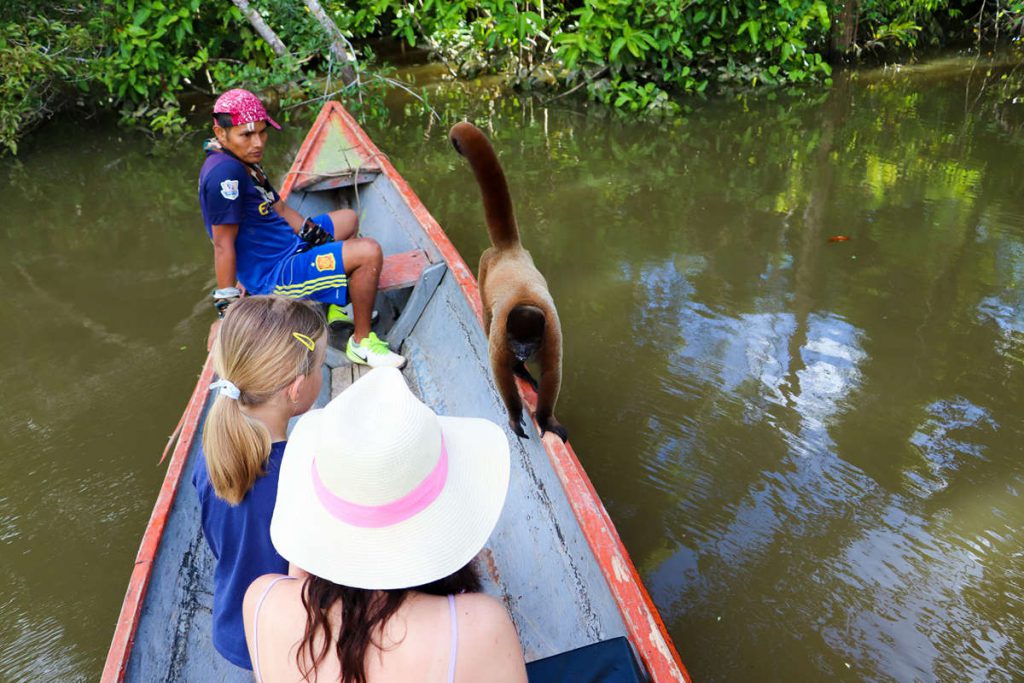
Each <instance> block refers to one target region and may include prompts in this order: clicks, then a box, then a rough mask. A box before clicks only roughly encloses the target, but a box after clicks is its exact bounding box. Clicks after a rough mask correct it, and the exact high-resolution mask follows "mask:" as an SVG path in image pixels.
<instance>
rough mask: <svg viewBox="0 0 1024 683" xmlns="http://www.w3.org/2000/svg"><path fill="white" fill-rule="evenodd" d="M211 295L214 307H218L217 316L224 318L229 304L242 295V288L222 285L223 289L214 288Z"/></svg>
mask: <svg viewBox="0 0 1024 683" xmlns="http://www.w3.org/2000/svg"><path fill="white" fill-rule="evenodd" d="M211 296H212V297H213V307H214V308H216V309H217V317H218V318H223V317H224V314H225V313H227V310H228V306H230V305H231V304H233V303H234V302H236V301H238V299H239V297H241V296H242V290H240V289H239V288H238V287H222V288H221V289H215V290H213V293H212V294H211Z"/></svg>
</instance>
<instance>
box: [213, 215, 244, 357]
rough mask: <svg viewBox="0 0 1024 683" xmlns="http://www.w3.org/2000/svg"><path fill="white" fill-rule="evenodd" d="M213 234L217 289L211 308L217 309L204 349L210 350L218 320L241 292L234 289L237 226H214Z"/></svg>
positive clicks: (233, 224)
mask: <svg viewBox="0 0 1024 683" xmlns="http://www.w3.org/2000/svg"><path fill="white" fill-rule="evenodd" d="M211 232H212V233H213V268H214V271H215V272H216V273H217V289H215V290H213V307H214V308H216V309H217V318H218V320H217V321H215V322H214V324H213V325H212V326H210V336H209V337H208V338H207V340H206V348H210V347H211V346H212V344H213V339H214V337H215V336H216V334H217V327H218V324H217V323H219V322H220V318H223V317H224V314H225V313H226V312H227V310H228V306H230V305H231V304H232V302H234V301H237V300H238V297H239V296H241V294H242V293H241V292H240V291H239V290H238V289H237V288H236V287H235V281H236V279H237V277H238V271H237V268H236V260H235V259H236V254H235V237H237V236H238V224H237V223H229V224H226V225H214V226H212V228H211Z"/></svg>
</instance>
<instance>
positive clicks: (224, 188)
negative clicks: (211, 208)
mask: <svg viewBox="0 0 1024 683" xmlns="http://www.w3.org/2000/svg"><path fill="white" fill-rule="evenodd" d="M220 194H221V196H222V197H224V199H230V200H235V199H238V181H237V180H225V181H223V182H221V184H220Z"/></svg>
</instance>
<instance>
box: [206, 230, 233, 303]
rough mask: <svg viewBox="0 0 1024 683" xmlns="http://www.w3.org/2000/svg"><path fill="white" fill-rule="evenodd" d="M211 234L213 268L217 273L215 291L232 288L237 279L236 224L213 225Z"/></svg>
mask: <svg viewBox="0 0 1024 683" xmlns="http://www.w3.org/2000/svg"><path fill="white" fill-rule="evenodd" d="M212 232H213V268H214V271H215V272H216V273H217V289H226V288H228V287H234V286H235V282H237V279H238V273H237V271H236V270H235V238H236V237H238V224H237V223H230V224H228V225H214V226H213V228H212Z"/></svg>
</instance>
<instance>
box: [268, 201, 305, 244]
mask: <svg viewBox="0 0 1024 683" xmlns="http://www.w3.org/2000/svg"><path fill="white" fill-rule="evenodd" d="M274 211H277V215H278V216H280V217H281V218H283V219H284V220H285V222H287V223H288V225H290V226H291V227H292V230H294V231H295V234H296V235H298V234H299V232H300V231H301V230H302V224H303V223H305V222H306V219H305V218H303V217H302V216H301V215H299V212H298V211H296V210H295V209H293V208H292V207H290V206H288V204H286V203H285V201H284V200H283V199H280V200H278V201H277V203H276V204H274Z"/></svg>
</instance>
